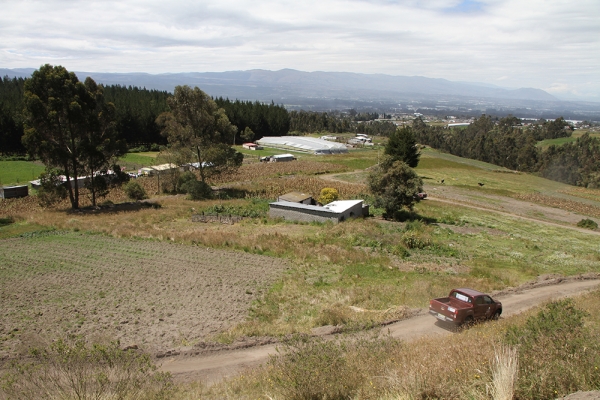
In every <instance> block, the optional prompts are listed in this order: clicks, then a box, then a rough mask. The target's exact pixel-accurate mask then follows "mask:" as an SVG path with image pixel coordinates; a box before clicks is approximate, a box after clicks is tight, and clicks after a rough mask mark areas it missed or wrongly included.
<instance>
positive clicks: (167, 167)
mask: <svg viewBox="0 0 600 400" xmlns="http://www.w3.org/2000/svg"><path fill="white" fill-rule="evenodd" d="M174 169H177V165H175V164H161V165H153V166H151V167H143V168H140V169H139V170H138V174H140V175H146V176H152V175H156V174H162V173H163V172H169V171H172V170H174Z"/></svg>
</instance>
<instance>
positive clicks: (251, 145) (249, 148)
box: [242, 143, 263, 150]
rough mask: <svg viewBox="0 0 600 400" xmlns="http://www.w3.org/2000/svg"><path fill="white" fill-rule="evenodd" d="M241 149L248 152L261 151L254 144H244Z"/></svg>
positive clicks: (259, 147)
mask: <svg viewBox="0 0 600 400" xmlns="http://www.w3.org/2000/svg"><path fill="white" fill-rule="evenodd" d="M242 147H243V148H245V149H248V150H262V149H263V148H262V147H261V146H259V145H257V144H256V143H244V144H243V145H242Z"/></svg>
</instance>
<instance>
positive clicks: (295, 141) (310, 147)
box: [257, 136, 348, 154]
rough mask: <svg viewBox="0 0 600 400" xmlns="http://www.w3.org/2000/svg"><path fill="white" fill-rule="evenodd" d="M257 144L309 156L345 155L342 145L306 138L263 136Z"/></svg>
mask: <svg viewBox="0 0 600 400" xmlns="http://www.w3.org/2000/svg"><path fill="white" fill-rule="evenodd" d="M257 143H258V144H259V145H261V146H264V147H270V148H273V149H282V150H293V151H302V152H306V153H311V154H337V153H347V152H348V149H347V148H346V146H345V145H344V144H342V143H335V142H329V141H327V140H322V139H317V138H313V137H308V136H265V137H263V138H262V139H260V140H258V141H257Z"/></svg>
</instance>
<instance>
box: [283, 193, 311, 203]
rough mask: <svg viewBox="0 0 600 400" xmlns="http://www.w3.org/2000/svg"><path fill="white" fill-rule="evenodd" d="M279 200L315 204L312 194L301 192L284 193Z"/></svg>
mask: <svg viewBox="0 0 600 400" xmlns="http://www.w3.org/2000/svg"><path fill="white" fill-rule="evenodd" d="M277 201H289V202H291V203H301V204H312V205H315V201H314V199H313V198H312V196H311V195H310V194H306V193H300V192H290V193H286V194H282V195H281V196H279V197H278V198H277Z"/></svg>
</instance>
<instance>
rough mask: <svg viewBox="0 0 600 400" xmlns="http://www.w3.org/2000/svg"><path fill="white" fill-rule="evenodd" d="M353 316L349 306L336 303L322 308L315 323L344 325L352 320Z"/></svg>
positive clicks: (320, 324) (319, 324)
mask: <svg viewBox="0 0 600 400" xmlns="http://www.w3.org/2000/svg"><path fill="white" fill-rule="evenodd" d="M351 317H352V311H351V310H350V309H349V308H348V307H346V306H344V305H342V304H334V305H332V306H331V307H327V308H325V309H323V310H321V312H320V313H319V316H318V317H317V319H316V321H315V324H316V325H317V326H325V325H333V326H336V325H344V324H346V323H347V322H348V321H350V318H351Z"/></svg>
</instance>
